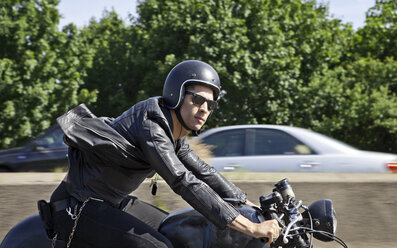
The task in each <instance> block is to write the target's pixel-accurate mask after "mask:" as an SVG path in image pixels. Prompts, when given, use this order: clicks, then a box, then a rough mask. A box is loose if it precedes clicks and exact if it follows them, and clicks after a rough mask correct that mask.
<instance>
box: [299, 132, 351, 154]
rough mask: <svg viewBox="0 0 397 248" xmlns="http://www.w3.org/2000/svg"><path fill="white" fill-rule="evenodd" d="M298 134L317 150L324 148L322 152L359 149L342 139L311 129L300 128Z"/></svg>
mask: <svg viewBox="0 0 397 248" xmlns="http://www.w3.org/2000/svg"><path fill="white" fill-rule="evenodd" d="M299 130H300V131H299V132H297V136H299V138H300V139H301V140H302V141H304V142H305V143H307V144H308V145H310V146H311V147H313V148H314V149H316V150H319V149H320V150H322V152H325V153H329V152H346V151H357V149H356V148H355V147H353V146H351V145H348V144H346V143H344V142H342V141H339V140H336V139H334V138H331V137H329V136H326V135H324V134H321V133H317V132H313V131H311V130H305V129H301V128H299Z"/></svg>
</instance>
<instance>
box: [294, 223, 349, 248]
mask: <svg viewBox="0 0 397 248" xmlns="http://www.w3.org/2000/svg"><path fill="white" fill-rule="evenodd" d="M298 230H306V232H302V233H297V234H291V235H289V236H290V237H293V236H298V235H302V234H305V233H311V234H313V233H319V234H322V235H324V236H326V237H327V238H331V239H333V240H334V241H335V242H337V243H338V244H340V245H341V246H342V247H344V248H348V246H347V245H346V243H345V242H344V241H343V240H342V239H341V238H339V237H337V236H335V235H333V234H332V233H329V232H326V231H320V230H313V229H310V228H308V227H298V228H295V229H292V231H298Z"/></svg>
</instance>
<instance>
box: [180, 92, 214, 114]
mask: <svg viewBox="0 0 397 248" xmlns="http://www.w3.org/2000/svg"><path fill="white" fill-rule="evenodd" d="M185 93H186V94H188V95H192V96H193V98H192V102H193V104H194V105H197V106H201V105H203V104H204V102H207V106H208V110H209V111H212V110H214V109H215V108H216V106H217V105H218V103H217V102H216V101H213V100H208V99H207V98H205V97H203V96H200V95H199V94H196V93H194V92H191V91H185Z"/></svg>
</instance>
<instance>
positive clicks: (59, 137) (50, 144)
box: [34, 127, 66, 148]
mask: <svg viewBox="0 0 397 248" xmlns="http://www.w3.org/2000/svg"><path fill="white" fill-rule="evenodd" d="M34 143H35V145H36V146H37V147H39V148H40V147H41V148H55V147H62V146H66V145H65V143H63V131H62V129H61V128H60V127H59V128H54V129H50V130H49V131H48V132H46V133H45V134H44V135H43V136H40V137H39V138H37V139H36V140H35V141H34Z"/></svg>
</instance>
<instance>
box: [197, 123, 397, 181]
mask: <svg viewBox="0 0 397 248" xmlns="http://www.w3.org/2000/svg"><path fill="white" fill-rule="evenodd" d="M193 140H196V141H200V142H201V143H203V144H206V145H209V146H210V147H212V153H213V155H214V157H213V158H211V160H210V164H211V165H212V166H214V167H215V168H216V169H217V170H219V171H262V172H332V173H390V172H395V173H397V155H396V154H388V153H379V152H369V151H361V150H358V149H355V148H353V147H351V146H349V145H347V144H344V143H342V142H340V141H338V140H335V139H332V138H330V137H327V136H325V135H322V134H319V133H316V132H313V131H310V130H307V129H303V128H297V127H291V126H281V125H239V126H227V127H220V128H214V129H210V130H208V131H206V132H203V133H202V134H200V135H199V136H198V137H196V138H194V139H193Z"/></svg>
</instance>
